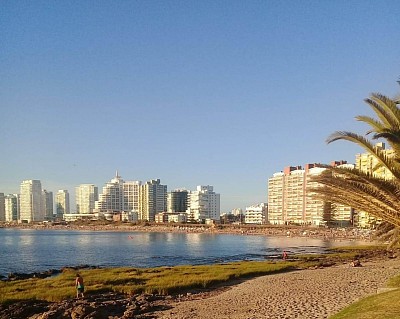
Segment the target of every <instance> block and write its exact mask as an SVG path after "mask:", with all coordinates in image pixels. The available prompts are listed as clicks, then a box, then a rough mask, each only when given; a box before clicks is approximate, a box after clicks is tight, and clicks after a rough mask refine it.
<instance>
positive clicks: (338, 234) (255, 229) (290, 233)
mask: <svg viewBox="0 0 400 319" xmlns="http://www.w3.org/2000/svg"><path fill="white" fill-rule="evenodd" d="M0 227H1V228H7V229H9V228H11V229H36V230H43V229H46V230H83V231H116V232H173V233H208V234H230V235H261V236H270V237H303V238H318V239H324V240H360V241H365V242H373V241H374V236H373V234H374V232H373V231H372V230H365V229H358V228H323V227H305V226H272V225H218V226H210V225H198V224H178V225H175V224H159V225H158V224H150V225H134V224H117V225H116V224H106V225H96V224H78V223H69V224H66V225H61V224H60V225H52V224H8V225H7V224H3V225H1V226H0Z"/></svg>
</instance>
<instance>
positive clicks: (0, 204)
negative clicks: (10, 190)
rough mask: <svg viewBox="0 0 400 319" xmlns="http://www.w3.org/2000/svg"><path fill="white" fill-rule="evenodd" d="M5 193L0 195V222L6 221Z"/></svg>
mask: <svg viewBox="0 0 400 319" xmlns="http://www.w3.org/2000/svg"><path fill="white" fill-rule="evenodd" d="M4 200H5V197H4V193H0V221H1V222H4V221H6V206H5V201H4Z"/></svg>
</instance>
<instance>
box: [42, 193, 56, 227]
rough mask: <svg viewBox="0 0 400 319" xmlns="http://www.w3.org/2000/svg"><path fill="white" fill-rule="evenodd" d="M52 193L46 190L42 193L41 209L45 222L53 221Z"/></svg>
mask: <svg viewBox="0 0 400 319" xmlns="http://www.w3.org/2000/svg"><path fill="white" fill-rule="evenodd" d="M53 205H54V203H53V192H49V191H47V190H45V189H44V190H43V191H42V209H43V211H44V219H45V220H53V219H54V216H53V213H54V207H53Z"/></svg>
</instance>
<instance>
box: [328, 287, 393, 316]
mask: <svg viewBox="0 0 400 319" xmlns="http://www.w3.org/2000/svg"><path fill="white" fill-rule="evenodd" d="M399 301H400V289H397V290H394V291H389V292H385V293H381V294H378V295H374V296H370V297H367V298H364V299H362V300H360V301H358V302H356V303H354V304H352V305H350V306H348V307H347V308H345V309H343V310H342V311H340V312H339V313H337V314H336V315H333V316H331V317H330V318H329V319H378V318H379V319H400V302H399Z"/></svg>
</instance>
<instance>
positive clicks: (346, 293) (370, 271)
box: [155, 258, 400, 319]
mask: <svg viewBox="0 0 400 319" xmlns="http://www.w3.org/2000/svg"><path fill="white" fill-rule="evenodd" d="M399 273H400V259H399V258H397V259H386V260H380V261H367V262H363V266H362V267H351V266H350V264H348V263H346V264H341V265H337V266H333V267H328V268H319V269H308V270H299V271H293V272H289V273H282V274H276V275H269V276H263V277H259V278H256V279H252V280H248V281H245V282H242V283H240V284H238V285H235V286H232V287H229V288H226V289H222V290H221V291H220V292H214V293H211V294H210V295H208V296H207V295H206V296H202V297H200V299H193V300H185V301H174V302H172V303H171V304H170V306H171V309H168V310H164V311H159V312H156V313H155V316H156V318H162V319H169V318H170V319H172V318H173V319H195V318H196V319H200V318H207V319H210V318H219V319H222V318H226V319H228V318H230V319H232V318H236V319H255V318H260V319H261V318H264V319H265V318H271V319H272V318H274V319H276V318H279V319H292V318H304V319H309V318H314V319H319V318H321V319H322V318H328V317H329V316H331V315H333V314H335V313H337V312H339V311H340V310H341V309H343V308H345V307H346V306H347V305H350V304H351V303H353V302H355V301H357V300H358V299H361V298H363V297H366V296H369V295H371V294H375V293H377V290H378V288H383V287H385V284H386V281H387V280H388V279H389V278H390V277H393V276H395V275H397V274H399Z"/></svg>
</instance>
